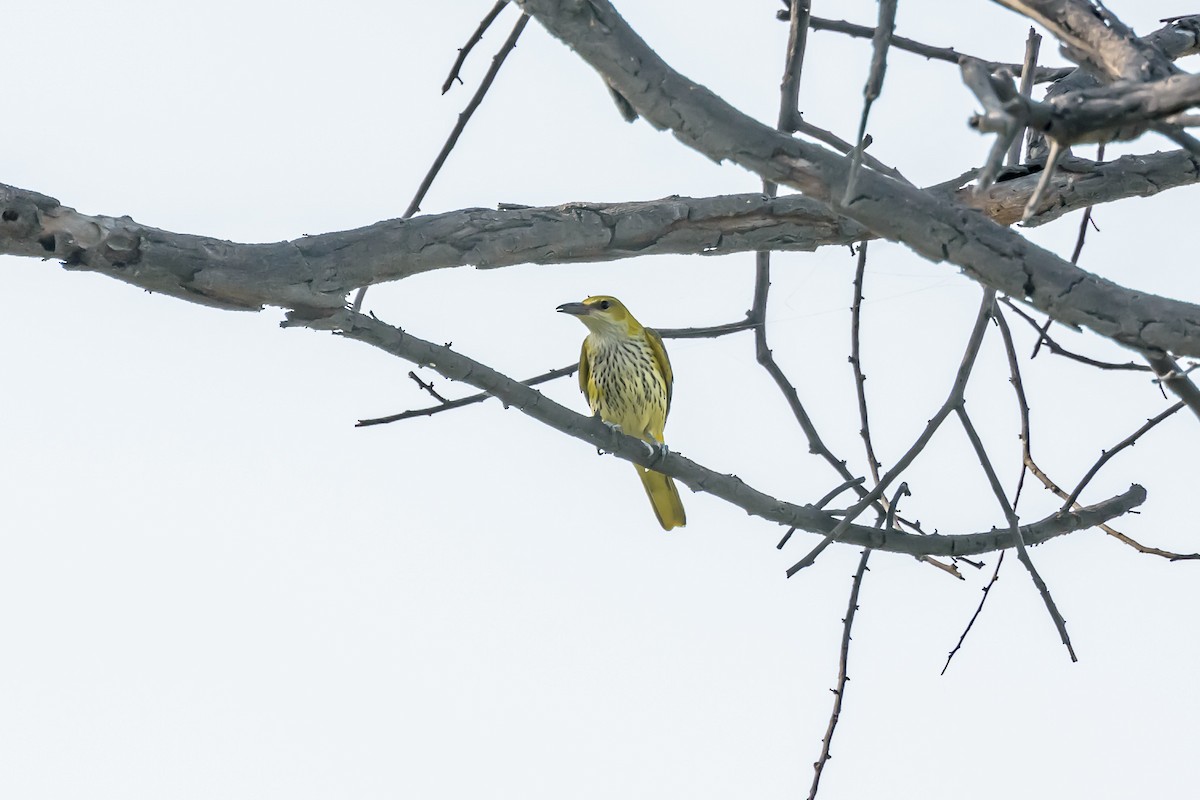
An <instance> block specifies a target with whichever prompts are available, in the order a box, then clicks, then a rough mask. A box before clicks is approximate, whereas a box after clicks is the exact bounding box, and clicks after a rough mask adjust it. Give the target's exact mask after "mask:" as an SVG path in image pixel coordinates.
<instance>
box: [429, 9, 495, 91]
mask: <svg viewBox="0 0 1200 800" xmlns="http://www.w3.org/2000/svg"><path fill="white" fill-rule="evenodd" d="M506 5H508V0H496V5H494V6H492V10H491V11H489V12H488V13H487V16H486V17H484V18H483V19H482V20H481V21H480V23H479V27H477V28H476V29H475V32H474V33H472V34H471V38H470V39H468V40H467V43H466V44H465V45H463V46H462V47H460V48H458V58H456V59H454V66H452V67H451V68H450V74H449V75H447V76H446V82H445V83H443V84H442V94H445V93H446V92H448V91H450V87H451V86H453V85H454V82H455V81H458V82H459V83H462V78H460V77H458V73H459V71H460V70H461V69H462V65H463V62H465V61H466V60H467V56H468V55H470V53H471V50H472V49H473V48H474V47H475V45H477V44H479V41H480V40H481V39H483V34H484V32H485V31H486V30H487V29H488V27H490V26H491V24H492V23H493V22H495V21H496V17H498V16H500V12H501V11H503V10H504V7H505V6H506Z"/></svg>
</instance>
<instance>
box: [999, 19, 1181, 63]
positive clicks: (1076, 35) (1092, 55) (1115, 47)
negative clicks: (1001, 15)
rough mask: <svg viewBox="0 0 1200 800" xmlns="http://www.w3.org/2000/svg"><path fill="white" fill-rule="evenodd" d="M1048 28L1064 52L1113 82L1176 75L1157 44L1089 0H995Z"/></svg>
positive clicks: (1068, 56) (1169, 61) (1073, 59)
mask: <svg viewBox="0 0 1200 800" xmlns="http://www.w3.org/2000/svg"><path fill="white" fill-rule="evenodd" d="M996 2H997V3H999V4H1000V5H1002V6H1004V7H1006V8H1011V9H1012V10H1013V11H1016V12H1018V13H1020V14H1024V15H1025V16H1027V17H1029V18H1030V19H1032V20H1036V21H1037V22H1040V23H1041V24H1042V25H1044V26H1046V28H1048V29H1049V30H1050V32H1051V33H1053V34H1054V36H1055V37H1056V38H1057V39H1058V40H1059V41H1060V42H1062V45H1063V53H1064V55H1066V56H1067V58H1069V59H1071V60H1072V61H1074V62H1076V63H1078V64H1090V65H1091V66H1092V67H1094V68H1095V69H1097V70H1099V71H1100V72H1101V73H1102V74H1104V75H1107V76H1108V77H1109V78H1111V79H1113V80H1122V79H1123V80H1129V81H1149V80H1156V79H1158V78H1165V77H1167V76H1168V75H1171V74H1172V73H1173V72H1175V67H1174V65H1173V64H1172V63H1171V59H1170V58H1169V57H1168V56H1167V55H1166V54H1165V53H1164V52H1162V51H1161V50H1159V49H1158V48H1157V47H1156V46H1155V43H1153V42H1146V41H1142V40H1139V39H1138V38H1137V37H1135V36H1134V35H1133V32H1132V31H1131V30H1130V29H1129V28H1128V27H1126V26H1125V25H1124V24H1123V23H1122V22H1121V21H1120V20H1119V19H1117V18H1116V17H1115V16H1113V15H1112V14H1111V13H1109V12H1107V11H1106V10H1104V9H1103V7H1102V6H1099V7H1098V6H1097V5H1095V4H1093V3H1091V2H1088V0H996Z"/></svg>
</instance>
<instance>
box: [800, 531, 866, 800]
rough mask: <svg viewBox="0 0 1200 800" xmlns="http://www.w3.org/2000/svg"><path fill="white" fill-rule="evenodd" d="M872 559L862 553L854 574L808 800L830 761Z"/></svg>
mask: <svg viewBox="0 0 1200 800" xmlns="http://www.w3.org/2000/svg"><path fill="white" fill-rule="evenodd" d="M870 557H871V550H870V549H869V548H868V549H866V550H863V551H862V557H861V558H859V559H858V569H857V570H856V571H855V573H854V582H853V583H851V584H850V601H849V603H847V605H846V616H845V618H843V619H842V648H841V654H840V655H839V656H838V677H837V688H835V689H832V690H831V691H832V692H833V712H832V713H830V715H829V726H828V727H826V729H825V736H824V737H823V738H822V739H821V754H820V755H819V756H818V757H817V760H816V762H815V763H814V764H813V780H812V786H811V787H810V788H809V790H808V800H814V799H815V798H816V796H817V787H818V786H819V785H820V783H821V773H822V772H823V771H824V769H825V764H826V763H827V762H828V761H829V748H830V746H831V745H832V744H833V732H834V731H835V730H836V729H837V724H838V719H839V718H840V717H841V715H842V701H843V700H844V699H845V697H846V682H847V681H849V680H850V676H849V675H847V674H846V669H847V665H848V664H849V661H850V628H851V627H852V626H853V625H854V615H855V613H856V612H857V611H858V593H859V590H861V589H862V582H863V576H864V575H866V573H867V560H868V559H870Z"/></svg>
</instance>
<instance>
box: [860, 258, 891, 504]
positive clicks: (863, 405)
mask: <svg viewBox="0 0 1200 800" xmlns="http://www.w3.org/2000/svg"><path fill="white" fill-rule="evenodd" d="M867 244H868V243H867V242H863V243H862V244H860V245H859V246H858V263H857V265H856V266H855V269H854V302H853V303H852V304H851V305H850V366H851V367H853V368H854V388H855V391H856V393H857V395H858V418H859V420H860V421H861V422H862V428H861V429H860V430H859V435H860V436H862V440H863V446H864V447H865V448H866V451H867V469H869V470H870V471H871V477H872V478H873V479H874V480H875V483H879V459H877V458H876V457H875V447H874V445H873V444H872V443H871V424H870V421H869V420H868V418H867V390H866V387H865V385H864V384H865V383H866V381H867V376H866V375H864V374H863V371H862V352H861V350H860V347H859V341H860V337H859V331H860V325H861V322H862V301H863V276H864V273H865V272H866V269H867ZM888 513H891V509H889V510H888ZM889 527H890V526H889Z"/></svg>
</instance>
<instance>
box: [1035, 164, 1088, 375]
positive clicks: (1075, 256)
mask: <svg viewBox="0 0 1200 800" xmlns="http://www.w3.org/2000/svg"><path fill="white" fill-rule="evenodd" d="M1104 144H1105V143H1104V142H1101V143H1100V146H1099V147H1098V148H1097V149H1096V161H1098V162H1099V161H1103V160H1104ZM1092 208H1093V206H1088V207H1087V208H1085V209H1084V210H1083V219H1081V220H1080V221H1079V233H1078V234H1076V236H1075V247H1074V249H1072V250H1071V263H1072V264H1078V263H1079V256H1080V254H1082V253H1083V243H1084V242H1085V241H1086V240H1087V232H1088V227H1089V226H1095V224H1096V223H1094V222H1092ZM1097 230H1098V229H1097ZM1053 322H1054V318H1053V317H1046V321H1045V322H1044V323H1043V324H1042V327H1041V328H1039V329H1038V338H1037V342H1036V343H1034V345H1033V353H1031V354H1030V356H1029V358H1030V359H1034V358H1037V354H1038V351H1039V350H1041V349H1042V343H1043V342H1045V341H1046V339H1047V337H1046V332H1047V331H1048V330H1050V326H1051V325H1052V324H1053Z"/></svg>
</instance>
